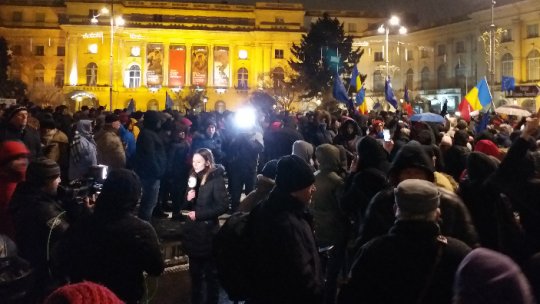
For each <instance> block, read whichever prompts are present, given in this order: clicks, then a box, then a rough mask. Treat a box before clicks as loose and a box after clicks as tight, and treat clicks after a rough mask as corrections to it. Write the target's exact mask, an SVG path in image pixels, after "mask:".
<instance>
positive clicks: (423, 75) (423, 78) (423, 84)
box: [420, 67, 431, 90]
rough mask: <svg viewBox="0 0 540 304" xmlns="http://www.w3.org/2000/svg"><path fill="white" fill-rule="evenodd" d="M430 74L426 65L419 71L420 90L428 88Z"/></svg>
mask: <svg viewBox="0 0 540 304" xmlns="http://www.w3.org/2000/svg"><path fill="white" fill-rule="evenodd" d="M430 77H431V75H430V73H429V69H428V67H424V68H423V69H422V72H420V89H422V90H427V89H429V85H430V81H431V80H430V79H429V78H430Z"/></svg>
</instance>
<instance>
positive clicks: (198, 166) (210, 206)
mask: <svg viewBox="0 0 540 304" xmlns="http://www.w3.org/2000/svg"><path fill="white" fill-rule="evenodd" d="M224 174H225V169H224V168H223V166H221V165H216V163H215V161H214V156H213V154H212V151H210V150H209V149H206V148H202V149H199V150H196V151H195V153H194V154H193V170H192V171H191V173H190V177H189V181H188V191H187V196H186V201H187V202H186V203H187V206H186V208H187V210H190V211H189V212H188V213H187V219H186V222H185V225H184V228H183V240H182V243H183V245H184V249H185V251H186V253H187V255H188V257H189V274H190V277H191V286H192V288H191V303H193V304H200V303H210V304H217V303H218V298H219V281H218V277H217V270H216V264H215V260H214V257H213V255H212V241H213V238H214V236H215V235H216V234H217V232H218V230H219V220H218V216H220V215H222V214H224V213H225V212H226V211H227V210H228V208H229V197H228V194H227V189H226V187H225V179H224ZM204 287H206V288H204Z"/></svg>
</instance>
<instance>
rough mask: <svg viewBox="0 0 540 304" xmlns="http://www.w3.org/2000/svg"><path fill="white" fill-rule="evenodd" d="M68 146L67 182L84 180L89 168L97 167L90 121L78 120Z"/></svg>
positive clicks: (95, 149)
mask: <svg viewBox="0 0 540 304" xmlns="http://www.w3.org/2000/svg"><path fill="white" fill-rule="evenodd" d="M75 128H76V130H75V135H74V136H73V139H72V141H71V143H70V144H69V174H68V175H69V180H70V181H72V180H75V179H81V178H84V177H85V176H86V175H87V174H88V172H89V169H90V167H91V166H93V165H97V148H96V142H95V141H94V136H93V135H92V121H91V120H79V121H78V122H77V124H76V125H75Z"/></svg>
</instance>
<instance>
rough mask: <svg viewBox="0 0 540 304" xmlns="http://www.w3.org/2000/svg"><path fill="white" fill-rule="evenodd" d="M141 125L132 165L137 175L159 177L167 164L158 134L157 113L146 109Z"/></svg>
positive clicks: (158, 122) (159, 125)
mask: <svg viewBox="0 0 540 304" xmlns="http://www.w3.org/2000/svg"><path fill="white" fill-rule="evenodd" d="M143 125H144V127H143V129H142V130H141V133H140V134H139V137H138V138H137V147H136V152H135V158H134V162H133V166H134V168H135V172H137V174H138V175H139V177H141V178H143V179H144V178H148V179H159V178H161V177H162V176H163V174H164V173H165V166H166V165H167V154H166V150H165V144H164V143H163V140H162V139H161V138H160V137H159V134H158V131H159V128H160V127H161V120H160V117H159V113H158V112H156V111H147V112H146V113H145V114H144V120H143Z"/></svg>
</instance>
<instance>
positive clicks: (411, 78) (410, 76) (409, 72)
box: [405, 69, 414, 90]
mask: <svg viewBox="0 0 540 304" xmlns="http://www.w3.org/2000/svg"><path fill="white" fill-rule="evenodd" d="M406 76H407V79H406V80H405V84H406V85H407V88H408V89H409V90H412V89H413V84H414V72H413V70H412V69H408V70H407V74H406Z"/></svg>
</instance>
